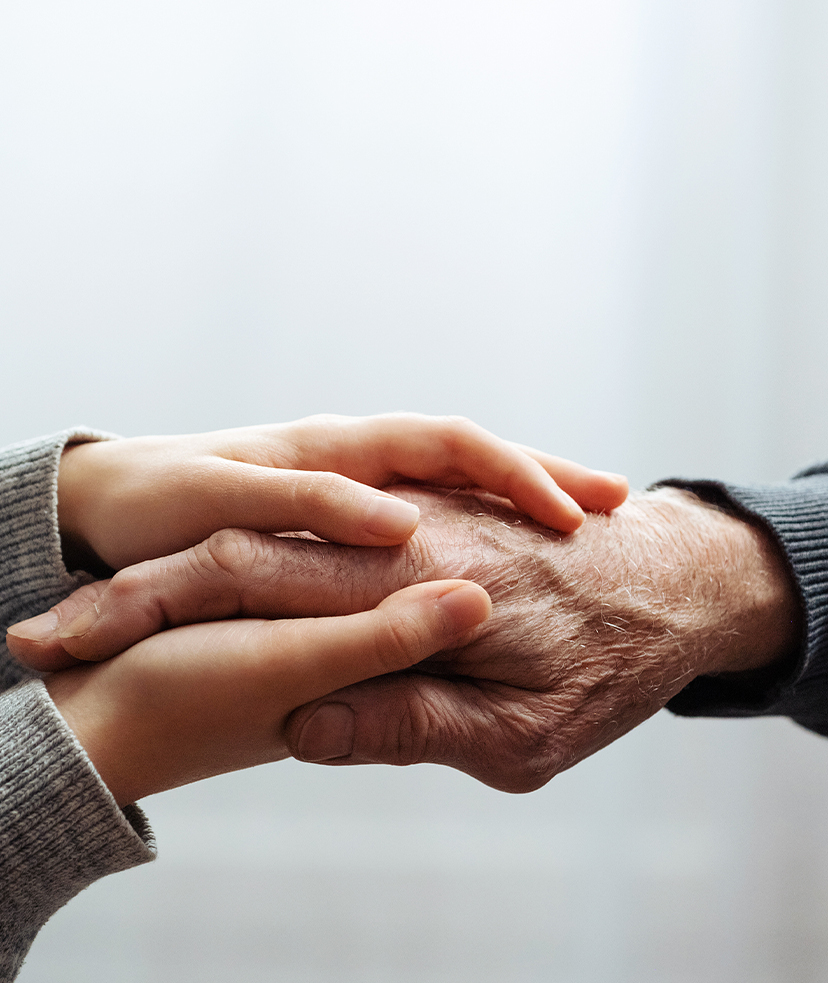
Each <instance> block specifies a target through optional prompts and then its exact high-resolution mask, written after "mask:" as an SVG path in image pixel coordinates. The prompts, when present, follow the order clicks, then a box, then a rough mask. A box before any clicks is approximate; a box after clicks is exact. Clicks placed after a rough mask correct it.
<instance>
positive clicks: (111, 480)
mask: <svg viewBox="0 0 828 983" xmlns="http://www.w3.org/2000/svg"><path fill="white" fill-rule="evenodd" d="M412 481H414V482H418V483H428V485H434V486H438V487H437V488H430V487H423V486H422V484H420V485H415V486H412V485H410V484H409V485H400V482H412ZM389 487H390V488H392V490H393V492H394V494H393V496H392V495H390V494H388V493H387V492H378V491H377V490H376V489H377V488H389ZM470 489H471V490H470ZM484 490H485V491H484ZM626 494H627V488H626V482H625V481H624V480H623V479H620V478H619V477H618V476H615V475H608V474H606V473H603V472H594V471H590V470H589V469H586V468H583V467H580V466H578V465H575V464H573V463H571V462H568V461H563V460H561V459H559V458H553V457H550V456H548V455H546V454H542V453H540V452H537V451H533V450H530V449H528V448H523V447H518V446H516V445H512V444H509V443H506V442H504V441H500V440H498V439H497V438H495V437H493V436H492V435H491V434H488V433H486V432H485V431H483V430H481V429H480V428H477V427H475V426H474V425H473V424H470V423H468V422H467V421H463V420H455V419H429V418H425V417H416V416H408V415H405V416H403V415H396V416H389V417H378V418H366V419H357V420H352V419H346V418H339V417H314V418H310V419H308V420H303V421H299V422H298V423H296V424H289V425H284V426H281V427H261V428H251V429H246V430H237V431H224V432H220V433H217V434H207V435H203V436H198V437H174V438H142V439H140V440H134V441H131V440H124V441H113V442H101V443H88V444H81V445H77V446H74V447H71V448H69V449H68V450H67V451H66V452H65V454H64V459H63V462H62V464H61V471H60V479H59V487H58V511H59V521H60V528H61V533H62V535H63V537H64V543H65V547H66V553H67V554H69V555H77V556H79V557H86V558H90V557H91V558H92V565H94V564H95V563H99V564H100V563H103V564H106V565H108V566H109V567H111V568H113V569H116V570H118V572H117V573H115V574H114V576H112V577H111V578H109V579H106V580H101V581H97V582H95V583H92V584H90V585H88V586H86V587H83V588H81V589H80V590H78V591H76V592H75V594H73V595H71V596H70V597H69V598H67V599H66V600H65V601H63V602H61V604H59V605H57V606H56V607H55V608H53V609H52V611H50V612H48V613H46V614H44V615H41V616H39V617H38V618H35V619H32V620H30V621H29V622H23V623H21V624H20V625H17V626H14V627H13V628H12V629H11V630H10V631H9V634H8V636H7V642H8V645H9V649H10V651H11V652H12V654H13V655H15V657H16V658H18V659H19V660H20V661H21V662H24V663H26V664H28V665H29V666H31V667H33V668H36V669H40V670H44V671H47V672H49V673H50V675H48V677H47V682H46V685H47V687H48V689H49V692H50V694H51V696H52V698H53V699H54V701H55V703H56V705H57V706H58V708H59V710H60V711H61V713H62V714H63V715H64V717H65V718H66V720H67V722H68V723H69V725H70V727H72V729H73V730H74V731H75V733H76V735H77V736H78V738H79V740H80V741H81V743H82V744H83V745H84V747H85V748H86V750H87V752H88V753H89V756H90V758H91V760H92V762H93V763H94V765H95V766H96V768H97V769H98V771H99V773H100V775H101V777H102V778H103V780H104V781H105V782H106V783H107V785H108V786H109V788H110V789H111V791H112V792H113V795H114V796H115V798H116V800H117V801H118V802H119V804H121V805H124V804H127V803H129V802H132V801H134V800H136V799H138V798H141V797H143V796H145V795H147V794H150V793H152V792H157V791H161V790H163V789H166V788H172V787H175V786H177V785H181V784H185V783H187V782H191V781H195V780H198V779H201V778H205V777H208V776H210V775H213V774H219V773H221V772H226V771H231V770H235V769H239V768H244V767H250V766H252V765H255V764H259V763H262V762H265V761H274V760H278V759H280V758H284V757H287V756H289V755H293V756H295V757H297V758H299V759H301V760H307V761H318V762H325V763H329V764H351V763H364V762H386V763H390V764H409V763H414V762H421V761H431V762H437V763H442V764H446V765H450V766H453V767H456V768H459V769H461V770H463V771H465V772H467V773H468V774H470V775H473V776H474V777H476V778H478V779H480V780H481V781H483V782H486V783H487V784H489V785H492V786H494V787H497V788H500V789H504V790H508V791H528V790H530V789H533V788H537V787H539V786H541V785H543V784H544V783H545V782H546V781H548V780H549V779H550V778H551V777H552V776H553V775H554V774H556V773H557V772H558V771H560V770H562V769H564V768H567V767H570V766H571V765H572V764H574V763H575V762H576V761H578V760H580V759H581V758H583V757H585V756H587V755H588V754H591V753H592V752H594V751H595V750H597V749H598V748H600V747H602V746H604V745H605V744H607V743H609V742H610V741H611V740H614V739H615V738H616V737H618V736H620V735H621V734H622V733H624V732H626V731H627V730H629V729H630V728H631V727H633V726H635V725H636V724H637V723H639V722H641V721H642V720H643V719H645V718H646V717H648V716H650V715H651V714H652V713H654V712H655V711H656V710H658V709H659V708H660V707H661V706H663V705H664V703H665V702H666V701H667V700H668V699H669V698H670V697H671V696H673V695H674V694H675V693H676V692H678V691H679V690H680V689H681V688H682V687H683V686H684V685H686V683H687V682H689V681H690V679H692V678H694V677H695V676H696V675H699V674H703V673H710V672H722V671H728V672H734V671H736V672H738V671H749V670H751V669H755V668H759V667H761V666H764V665H767V664H768V663H770V662H772V661H774V660H775V659H778V658H779V657H780V654H782V653H784V652H785V651H787V650H788V648H789V647H790V645H791V644H792V634H791V632H792V631H795V630H796V629H795V622H796V600H795V598H793V597H792V596H791V590H790V585H789V583H788V579H787V574H786V571H785V569H784V564H783V563H782V561H781V560H780V559H779V557H778V556H777V555H776V553H775V550H774V548H773V546H772V544H771V543H769V542H768V541H767V539H766V537H765V536H764V535H763V533H762V532H761V531H760V530H757V529H755V528H754V527H753V526H751V525H749V524H748V523H745V522H743V521H741V520H738V519H735V518H733V517H731V516H728V515H725V514H724V513H722V512H720V511H719V510H717V509H715V508H713V507H711V506H708V505H705V504H704V503H702V502H700V501H698V500H697V499H695V498H694V496H692V495H688V494H686V493H684V492H678V491H674V490H671V489H664V490H660V491H656V492H651V493H648V494H646V495H642V496H637V497H634V498H632V499H630V500H629V501H628V502H627V503H626V504H623V505H622V503H623V502H624V499H625V498H626ZM582 507H583V508H585V509H587V510H590V514H589V515H588V516H587V517H586V521H584V513H583V512H582V511H581V509H582ZM613 510H614V511H613ZM274 533H282V534H287V535H274ZM296 533H305V535H295V534H296ZM307 533H310V534H312V535H310V536H308V535H307ZM377 547H380V548H377ZM720 557H721V560H722V562H721V563H719V562H718V561H719V558H720ZM711 567H713V568H715V569H716V571H717V576H715V577H711V576H710V575H709V573H710V569H711ZM722 571H726V573H727V577H724V578H723V577H722V576H720V575H719V574H721V573H722ZM792 624H794V628H793V629H792V628H791V625H792Z"/></svg>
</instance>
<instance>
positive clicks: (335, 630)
mask: <svg viewBox="0 0 828 983" xmlns="http://www.w3.org/2000/svg"><path fill="white" fill-rule="evenodd" d="M491 610H492V605H491V600H490V599H489V595H488V594H487V593H486V591H485V590H483V588H482V587H479V586H478V585H477V584H473V583H470V582H469V581H466V580H437V581H431V582H429V583H424V584H414V585H412V586H411V587H404V588H403V589H402V590H399V591H397V592H396V593H394V594H391V595H390V597H387V598H385V600H384V601H382V602H380V604H379V605H378V606H377V607H376V608H374V609H373V610H372V611H364V612H361V613H359V614H351V615H343V616H341V617H339V618H315V619H312V620H307V619H301V620H296V621H284V622H279V623H278V626H276V628H275V630H276V631H277V632H278V638H279V645H280V647H281V648H283V649H284V642H285V638H286V634H285V632H286V629H290V628H293V629H294V630H295V631H296V632H297V633H298V636H297V639H298V640H301V641H302V644H300V645H298V646H297V648H296V651H297V653H298V655H297V657H298V659H299V660H300V662H301V665H302V667H303V671H304V673H305V675H306V676H307V675H308V674H311V675H312V677H313V678H312V680H311V681H310V682H309V683H308V684H307V685H306V687H305V690H304V692H303V693H301V694H299V698H298V699H297V700H296V703H299V702H300V701H303V700H304V701H308V700H312V699H314V698H316V697H317V696H321V695H323V694H325V693H329V692H331V691H332V690H337V689H341V688H342V687H346V686H349V685H351V684H352V683H355V682H359V681H361V680H365V679H370V678H373V677H375V676H382V675H385V674H387V673H395V672H398V671H400V670H402V669H408V668H410V667H411V666H412V665H415V664H416V663H418V662H421V661H422V660H423V659H427V658H428V657H429V656H430V655H434V654H435V653H437V652H440V651H442V650H443V649H446V648H451V647H455V646H457V645H458V644H460V643H461V641H466V640H468V639H469V638H470V633H471V632H472V631H473V630H474V629H475V628H476V627H477V626H478V625H480V624H481V623H482V622H484V621H486V619H487V618H488V617H489V616H490V614H491ZM314 689H315V692H314V691H313V690H314ZM296 703H294V706H295V705H296Z"/></svg>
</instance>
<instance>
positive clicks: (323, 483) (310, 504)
mask: <svg viewBox="0 0 828 983" xmlns="http://www.w3.org/2000/svg"><path fill="white" fill-rule="evenodd" d="M348 486H349V482H348V479H347V478H343V477H342V475H339V474H334V473H333V472H331V471H315V472H314V473H313V474H312V475H311V476H310V477H309V478H308V479H307V480H303V481H300V482H299V483H298V484H297V486H296V489H295V491H296V499H297V503H296V504H297V505H298V506H299V508H300V509H302V510H303V511H309V512H310V513H311V514H313V513H314V512H317V511H319V512H326V511H328V510H329V509H330V506H331V503H332V502H336V501H337V500H340V499H341V498H342V497H343V494H345V492H346V490H347V488H348Z"/></svg>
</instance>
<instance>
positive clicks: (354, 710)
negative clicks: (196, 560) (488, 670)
mask: <svg viewBox="0 0 828 983" xmlns="http://www.w3.org/2000/svg"><path fill="white" fill-rule="evenodd" d="M553 736H554V728H553V727H552V725H551V714H550V713H549V708H548V707H547V706H545V704H544V700H543V697H542V696H541V695H540V694H537V693H534V692H531V691H528V690H520V689H515V688H513V687H509V686H504V685H501V684H497V683H487V682H485V681H483V682H481V681H478V680H476V681H471V680H464V679H445V678H440V677H435V676H427V675H421V674H419V673H416V672H413V673H401V674H398V675H395V676H388V677H385V678H381V679H374V680H371V681H369V682H364V683H360V684H358V685H354V686H350V687H348V688H347V689H343V690H341V691H340V692H338V693H332V694H330V695H329V696H326V697H325V698H324V699H321V700H317V701H315V702H313V703H309V704H307V705H306V706H303V707H300V708H299V709H298V710H296V711H294V713H293V714H291V716H290V717H289V719H288V723H287V727H286V741H287V746H288V749H289V751H290V753H291V754H292V755H293V756H294V757H295V758H297V759H298V760H299V761H308V762H315V763H318V764H327V765H356V764H388V765H411V764H420V763H423V762H431V763H434V764H442V765H447V766H449V767H452V768H456V769H458V770H459V771H463V772H465V773H466V774H468V775H471V776H472V777H473V778H476V779H477V780H478V781H481V782H483V783H484V784H486V785H490V786H491V787H492V788H496V789H500V790H501V791H504V792H530V791H533V790H535V789H537V788H540V787H541V786H542V785H545V784H546V782H548V781H549V779H550V778H552V777H553V775H554V774H555V773H556V772H557V771H558V770H560V767H561V764H562V760H561V758H560V755H558V754H557V753H556V751H555V747H554V741H553Z"/></svg>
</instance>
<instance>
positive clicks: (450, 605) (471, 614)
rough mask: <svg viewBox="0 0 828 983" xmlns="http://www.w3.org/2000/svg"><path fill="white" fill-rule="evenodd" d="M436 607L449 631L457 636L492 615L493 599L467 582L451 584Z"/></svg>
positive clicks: (478, 586) (440, 597)
mask: <svg viewBox="0 0 828 983" xmlns="http://www.w3.org/2000/svg"><path fill="white" fill-rule="evenodd" d="M436 605H437V607H438V608H439V609H440V613H441V614H442V616H443V618H444V619H445V621H446V624H447V627H448V628H449V630H450V631H452V632H455V633H457V634H461V633H463V632H467V631H470V630H471V629H472V628H476V627H477V626H478V625H480V624H482V623H483V622H484V621H487V620H488V619H489V617H490V616H491V613H492V599H491V598H490V597H489V595H488V594H487V593H486V591H485V590H484V589H483V588H482V587H481V586H480V585H479V584H473V583H471V582H470V581H467V580H460V581H453V582H450V584H449V586H448V587H447V589H446V590H445V591H444V592H443V593H442V594H441V595H440V596H439V597H438V598H437V600H436Z"/></svg>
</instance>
